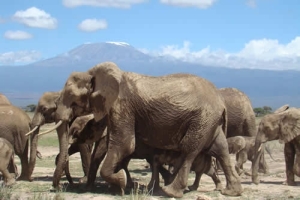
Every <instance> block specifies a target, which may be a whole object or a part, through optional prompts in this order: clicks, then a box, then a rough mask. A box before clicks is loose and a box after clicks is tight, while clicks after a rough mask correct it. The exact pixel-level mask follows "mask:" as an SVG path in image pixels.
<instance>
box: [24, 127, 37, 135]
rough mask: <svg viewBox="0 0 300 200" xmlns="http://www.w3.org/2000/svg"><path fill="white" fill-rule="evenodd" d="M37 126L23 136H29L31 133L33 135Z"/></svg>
mask: <svg viewBox="0 0 300 200" xmlns="http://www.w3.org/2000/svg"><path fill="white" fill-rule="evenodd" d="M38 127H39V126H35V127H34V128H33V129H32V130H31V131H29V132H28V133H26V134H25V136H28V135H30V134H31V133H33V132H34V131H35V130H36V129H37V128H38Z"/></svg>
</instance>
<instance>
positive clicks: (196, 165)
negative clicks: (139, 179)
mask: <svg viewBox="0 0 300 200" xmlns="http://www.w3.org/2000/svg"><path fill="white" fill-rule="evenodd" d="M179 156H180V153H179V152H175V151H168V150H160V149H156V150H155V152H154V156H153V169H152V177H151V181H150V183H149V185H148V188H151V187H154V189H157V188H159V175H158V167H159V166H160V165H163V164H167V165H171V166H173V168H174V170H173V175H171V176H170V178H169V180H165V184H169V183H170V182H172V180H173V178H175V176H176V174H177V172H178V170H179V168H180V160H179V159H178V157H179ZM212 163H213V161H212V157H211V156H210V155H208V154H205V153H199V155H198V156H197V157H196V158H195V160H194V162H193V164H192V166H191V171H194V172H195V174H196V177H195V181H194V183H193V185H191V186H188V188H189V190H190V191H193V190H197V188H198V186H199V183H200V179H201V176H202V174H203V173H205V174H206V175H208V176H210V177H211V178H212V180H213V181H214V183H215V185H216V190H221V189H222V184H221V181H220V179H219V178H218V176H217V173H216V170H215V168H214V167H213V165H212Z"/></svg>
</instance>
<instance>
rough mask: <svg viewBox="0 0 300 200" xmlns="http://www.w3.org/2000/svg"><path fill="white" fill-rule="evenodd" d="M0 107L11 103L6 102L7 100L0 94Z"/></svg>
mask: <svg viewBox="0 0 300 200" xmlns="http://www.w3.org/2000/svg"><path fill="white" fill-rule="evenodd" d="M0 105H11V102H10V101H9V100H8V98H7V97H6V96H5V95H4V94H1V93H0Z"/></svg>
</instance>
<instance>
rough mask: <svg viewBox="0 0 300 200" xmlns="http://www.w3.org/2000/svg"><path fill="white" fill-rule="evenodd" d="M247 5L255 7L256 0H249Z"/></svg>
mask: <svg viewBox="0 0 300 200" xmlns="http://www.w3.org/2000/svg"><path fill="white" fill-rule="evenodd" d="M246 5H247V6H249V7H251V8H255V7H256V0H247V1H246Z"/></svg>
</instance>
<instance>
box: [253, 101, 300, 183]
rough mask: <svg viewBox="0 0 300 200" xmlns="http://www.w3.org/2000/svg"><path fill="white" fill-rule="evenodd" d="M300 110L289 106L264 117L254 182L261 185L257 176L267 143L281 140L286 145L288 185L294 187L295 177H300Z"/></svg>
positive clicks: (257, 142) (256, 146) (259, 132)
mask: <svg viewBox="0 0 300 200" xmlns="http://www.w3.org/2000/svg"><path fill="white" fill-rule="evenodd" d="M299 135H300V109H299V108H294V107H291V108H290V107H289V105H288V104H286V105H283V106H282V107H280V108H278V109H277V110H276V111H274V113H271V114H267V115H265V116H264V117H262V119H261V121H260V123H259V126H258V133H257V136H256V139H255V155H254V162H252V182H253V183H255V184H259V182H260V180H259V177H258V174H257V169H258V163H259V162H258V161H259V158H260V156H261V151H262V150H263V149H264V148H265V144H266V142H267V141H272V140H279V142H283V143H284V156H285V164H286V178H287V180H286V181H287V185H291V186H294V185H296V183H295V175H297V176H300V161H299V159H300V157H299V155H300V137H299Z"/></svg>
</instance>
